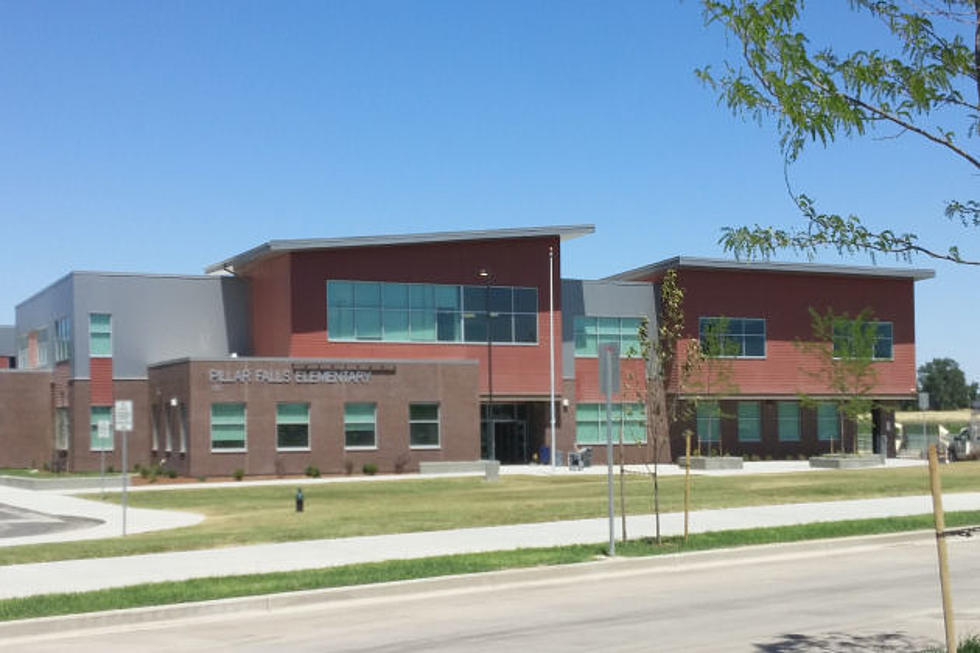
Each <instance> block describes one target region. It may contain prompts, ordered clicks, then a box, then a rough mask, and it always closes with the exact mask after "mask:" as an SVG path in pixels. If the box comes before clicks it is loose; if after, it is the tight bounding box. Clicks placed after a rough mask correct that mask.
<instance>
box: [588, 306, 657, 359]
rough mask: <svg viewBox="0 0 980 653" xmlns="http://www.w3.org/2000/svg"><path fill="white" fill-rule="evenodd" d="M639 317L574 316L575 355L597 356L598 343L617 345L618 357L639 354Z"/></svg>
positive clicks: (641, 322) (640, 322)
mask: <svg viewBox="0 0 980 653" xmlns="http://www.w3.org/2000/svg"><path fill="white" fill-rule="evenodd" d="M642 324H643V318H641V317H590V316H577V317H576V318H575V355H576V356H579V357H588V356H598V355H599V345H601V344H606V343H613V344H617V345H619V356H620V358H626V357H628V356H631V355H632V356H639V355H640V336H639V330H640V325H642Z"/></svg>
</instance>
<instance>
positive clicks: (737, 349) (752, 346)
mask: <svg viewBox="0 0 980 653" xmlns="http://www.w3.org/2000/svg"><path fill="white" fill-rule="evenodd" d="M698 337H699V338H700V341H701V351H702V352H703V353H704V354H705V355H707V356H714V357H726V356H727V357H735V358H765V357H766V321H765V320H764V319H762V318H748V317H702V318H700V319H699V320H698Z"/></svg>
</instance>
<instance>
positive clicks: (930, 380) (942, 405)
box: [919, 358, 970, 410]
mask: <svg viewBox="0 0 980 653" xmlns="http://www.w3.org/2000/svg"><path fill="white" fill-rule="evenodd" d="M919 389H920V390H921V391H922V392H928V393H929V408H931V409H933V410H952V409H954V408H967V407H968V406H969V405H970V386H968V385H967V384H966V376H965V375H964V374H963V370H961V369H960V366H959V363H957V362H956V361H954V360H953V359H952V358H934V359H932V360H931V361H929V362H928V363H923V364H922V365H920V366H919Z"/></svg>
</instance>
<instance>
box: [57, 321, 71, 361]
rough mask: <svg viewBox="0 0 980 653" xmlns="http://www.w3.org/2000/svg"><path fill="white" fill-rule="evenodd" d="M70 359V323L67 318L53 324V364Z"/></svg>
mask: <svg viewBox="0 0 980 653" xmlns="http://www.w3.org/2000/svg"><path fill="white" fill-rule="evenodd" d="M70 359H71V322H70V321H69V320H68V318H67V317H63V318H61V319H60V320H55V322H54V362H56V363H60V362H62V361H66V360H70Z"/></svg>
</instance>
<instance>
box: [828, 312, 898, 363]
mask: <svg viewBox="0 0 980 653" xmlns="http://www.w3.org/2000/svg"><path fill="white" fill-rule="evenodd" d="M845 322H846V324H847V325H848V327H850V325H851V324H853V323H854V320H845ZM883 325H888V330H889V332H890V334H891V335H890V336H889V337H888V338H887V339H885V338H883V337H881V336H879V335H878V334H879V331H880V329H879V327H881V326H883ZM866 326H868V327H873V328H874V330H875V335H874V338H873V340H872V341H871V360H872V361H873V362H889V361H894V360H895V323H894V322H893V321H891V320H868V321H867V322H866ZM840 341H844V342H850V341H851V337H850V335H849V334H845V335H843V336H839V335H838V334H837V333H836V332H835V333H834V334H833V342H832V343H831V346H832V347H833V358H834V360H848V359H849V358H850V356H842V355H840V354H841V352H840V351H839V349H841V348H843V347H842V346H841V345H839V342H840ZM886 341H887V342H888V352H889V355H888V356H878V355H877V354H876V352H877V350H878V343H879V342H886ZM847 349H850V347H848V348H847Z"/></svg>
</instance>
